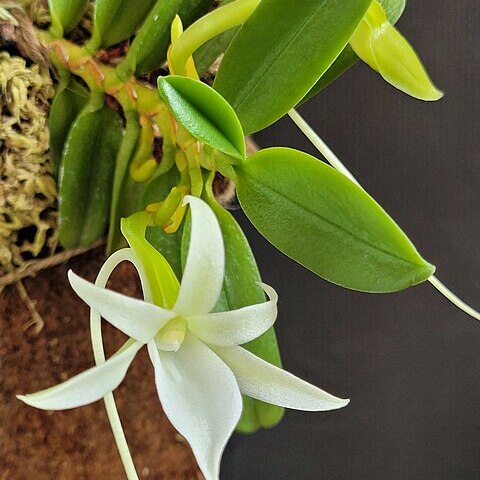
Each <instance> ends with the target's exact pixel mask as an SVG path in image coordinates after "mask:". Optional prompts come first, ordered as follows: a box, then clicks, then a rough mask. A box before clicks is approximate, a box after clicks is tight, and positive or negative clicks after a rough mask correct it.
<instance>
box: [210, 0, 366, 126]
mask: <svg viewBox="0 0 480 480" xmlns="http://www.w3.org/2000/svg"><path fill="white" fill-rule="evenodd" d="M369 3H370V0H323V1H320V2H319V1H318V0H303V1H302V2H298V1H296V0H262V2H261V3H260V5H259V6H258V7H257V8H256V9H255V11H254V12H253V14H252V15H251V16H250V18H249V19H248V20H247V21H246V22H245V24H244V25H243V27H242V28H241V30H240V31H239V32H238V34H237V35H236V36H235V38H234V39H233V41H232V43H231V45H230V47H229V48H228V50H227V53H226V54H225V57H224V59H223V61H222V63H221V65H220V69H219V71H218V75H217V78H216V79H215V84H214V87H215V89H216V90H218V91H219V92H220V93H221V94H222V95H223V97H224V98H225V99H226V100H227V101H228V102H229V103H230V104H231V105H232V106H233V108H234V109H235V111H236V112H237V115H238V116H239V118H240V121H241V122H242V125H243V128H244V131H245V133H247V134H248V133H252V132H255V131H258V130H260V129H262V128H265V127H267V126H268V125H270V124H272V123H273V122H275V121H276V120H278V119H279V118H280V117H282V116H283V115H284V114H285V113H287V112H288V110H290V109H291V108H292V107H293V106H295V105H296V104H297V103H298V102H299V101H300V100H301V99H302V98H303V97H304V96H305V95H306V93H307V92H308V91H309V90H310V89H311V88H312V86H313V85H315V83H316V82H317V80H318V79H319V78H320V77H321V76H322V75H323V73H324V72H325V71H326V70H327V69H328V67H329V66H330V65H331V64H332V63H333V61H334V60H335V59H336V58H337V56H338V55H339V53H340V52H341V51H342V50H343V48H344V47H345V45H346V44H347V42H348V40H349V38H350V37H351V35H352V33H353V32H354V30H355V28H356V26H357V24H358V23H359V21H360V20H361V19H362V17H363V15H364V13H365V12H366V10H367V8H368V5H369Z"/></svg>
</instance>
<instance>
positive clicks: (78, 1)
mask: <svg viewBox="0 0 480 480" xmlns="http://www.w3.org/2000/svg"><path fill="white" fill-rule="evenodd" d="M87 4H88V0H48V8H49V9H50V15H51V17H52V31H53V33H54V35H55V36H57V37H61V36H62V35H63V33H68V32H69V31H70V30H72V29H73V28H74V27H75V25H77V23H78V22H79V21H80V19H81V18H82V16H83V13H84V12H85V9H86V8H87Z"/></svg>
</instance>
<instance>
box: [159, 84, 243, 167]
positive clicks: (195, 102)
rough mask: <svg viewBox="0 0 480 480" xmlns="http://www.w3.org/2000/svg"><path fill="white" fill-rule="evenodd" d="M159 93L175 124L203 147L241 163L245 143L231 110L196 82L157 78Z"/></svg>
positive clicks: (225, 102) (214, 93)
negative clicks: (203, 145)
mask: <svg viewBox="0 0 480 480" xmlns="http://www.w3.org/2000/svg"><path fill="white" fill-rule="evenodd" d="M158 91H159V93H160V96H161V97H162V99H163V100H164V101H165V103H166V104H167V105H168V106H169V108H170V110H171V111H172V113H173V115H174V116H175V118H176V119H177V121H178V123H179V124H180V125H182V126H183V127H184V128H185V129H186V130H187V131H188V132H189V133H190V134H191V135H193V136H194V137H195V138H197V139H198V140H200V141H202V142H204V143H205V144H207V145H209V146H211V147H212V148H215V149H216V150H219V151H220V152H223V153H226V154H227V155H230V156H232V157H235V158H237V159H239V160H242V159H243V158H244V157H245V139H244V136H243V130H242V126H241V125H240V121H239V120H238V117H237V115H236V114H235V112H234V110H233V108H232V107H231V106H230V105H229V104H228V102H227V101H226V100H225V99H224V98H223V97H222V96H221V95H220V94H219V93H217V92H216V91H215V90H213V88H211V87H209V86H208V85H206V84H205V83H202V82H200V81H198V80H193V79H191V78H188V77H182V76H176V75H170V76H168V77H159V78H158Z"/></svg>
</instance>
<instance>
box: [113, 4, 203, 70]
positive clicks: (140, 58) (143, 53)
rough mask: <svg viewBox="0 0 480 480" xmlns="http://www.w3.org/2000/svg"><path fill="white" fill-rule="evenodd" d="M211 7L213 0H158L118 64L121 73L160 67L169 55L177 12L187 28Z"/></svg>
mask: <svg viewBox="0 0 480 480" xmlns="http://www.w3.org/2000/svg"><path fill="white" fill-rule="evenodd" d="M132 3H135V2H132ZM209 7H211V1H210V0H157V3H156V4H155V6H154V7H153V8H152V9H151V11H150V13H149V14H148V16H147V18H146V19H145V21H144V22H143V24H142V26H141V27H140V29H139V31H138V33H137V36H136V37H135V40H134V41H133V42H132V45H131V46H130V48H129V50H128V53H127V56H126V58H125V60H124V61H123V62H122V64H120V65H119V67H118V71H119V74H120V76H121V77H123V76H125V77H128V76H131V75H133V74H134V73H135V75H137V76H138V75H143V74H145V73H149V72H152V71H153V70H155V69H157V68H159V67H160V66H161V65H162V63H163V62H164V61H165V60H166V58H167V49H168V46H169V45H170V26H171V24H172V21H173V19H174V18H175V15H179V16H180V18H181V19H182V23H183V25H184V27H187V26H188V25H190V23H192V22H193V21H195V20H196V19H197V18H198V17H200V16H201V15H202V14H203V13H205V12H206V11H207V10H208V9H209Z"/></svg>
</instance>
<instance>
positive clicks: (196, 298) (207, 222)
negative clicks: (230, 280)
mask: <svg viewBox="0 0 480 480" xmlns="http://www.w3.org/2000/svg"><path fill="white" fill-rule="evenodd" d="M185 203H189V204H190V209H191V212H192V229H191V234H190V246H189V249H188V255H187V261H186V264H185V270H184V272H183V277H182V283H181V285H180V291H179V293H178V297H177V302H176V303H175V306H174V308H173V310H175V312H177V313H178V314H179V315H197V314H201V313H208V312H210V311H211V310H213V308H214V307H215V304H216V303H217V300H218V297H219V296H220V292H221V290H222V285H223V277H224V271H225V250H224V247H223V237H222V231H221V230H220V226H219V224H218V220H217V218H216V217H215V214H214V213H213V211H212V210H211V209H210V207H209V206H208V205H207V204H206V203H205V202H204V201H202V200H200V199H198V198H195V197H192V196H190V195H188V196H186V197H185Z"/></svg>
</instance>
